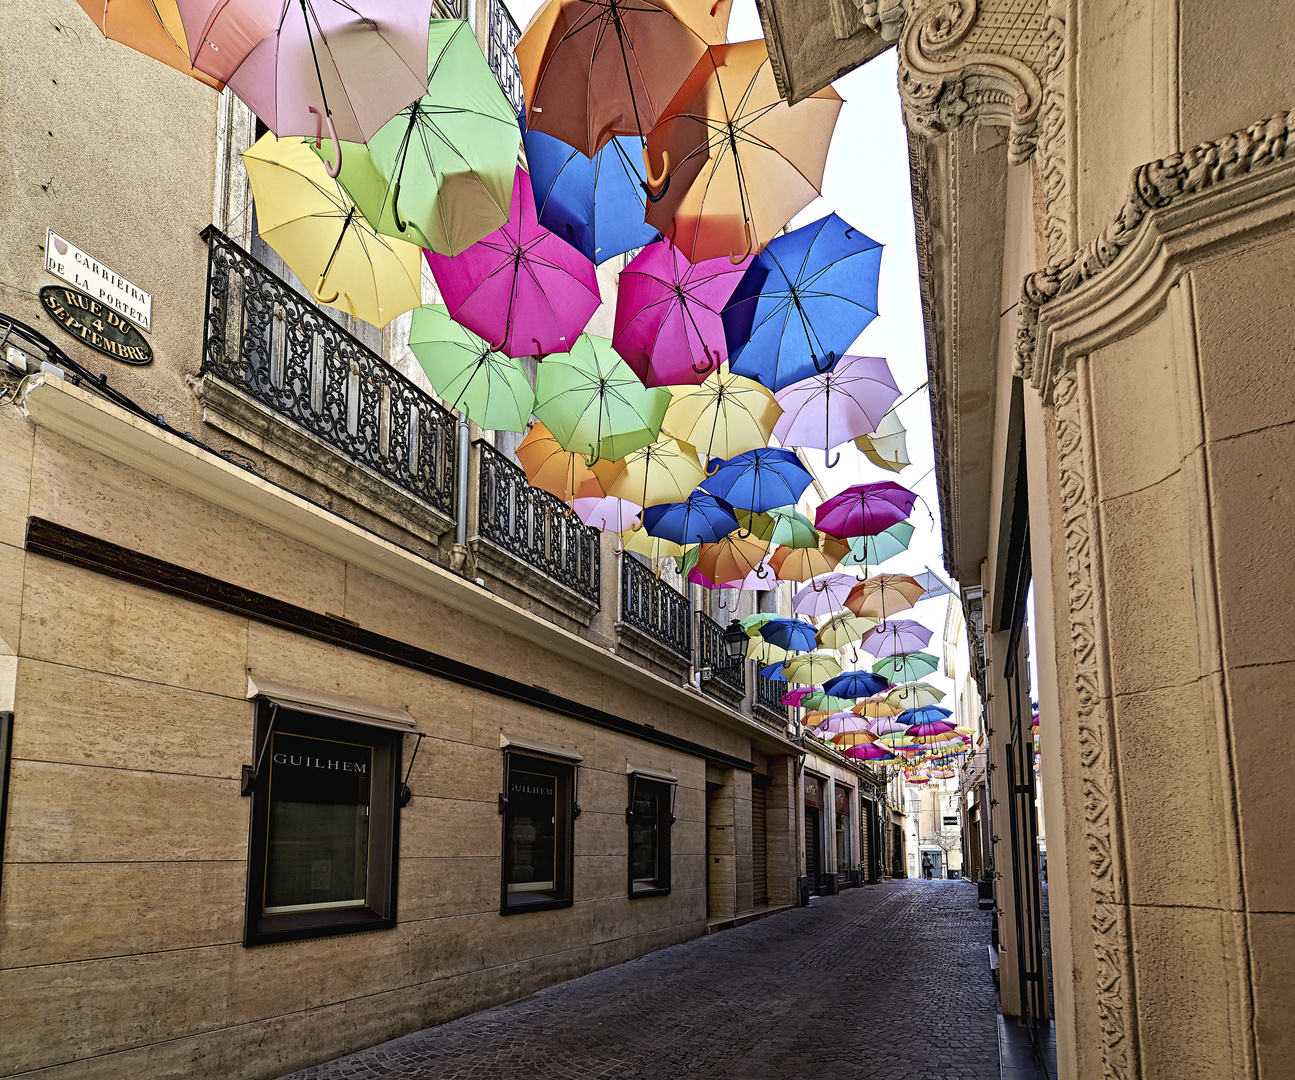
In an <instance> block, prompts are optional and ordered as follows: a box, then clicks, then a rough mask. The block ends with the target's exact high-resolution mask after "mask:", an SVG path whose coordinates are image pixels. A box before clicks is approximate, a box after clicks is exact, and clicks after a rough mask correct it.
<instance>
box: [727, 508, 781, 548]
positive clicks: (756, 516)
mask: <svg viewBox="0 0 1295 1080" xmlns="http://www.w3.org/2000/svg"><path fill="white" fill-rule="evenodd" d="M733 512H734V513H735V514H737V524H738V528H739V530H740V535H741V536H743V537H752V536H754V537H755V538H756V539H757V540H763V541H764V542H765V543H766V544H770V543H772V542H773V534H774V533H775V532H776V531H777V528H778V524H777V522H776V521H775V520H774V517H773V515H772V514H770V513H769V512H768V511H767V510H765V511H761V512H760V513H756V512H755V511H754V510H739V509H737V508H734V511H733Z"/></svg>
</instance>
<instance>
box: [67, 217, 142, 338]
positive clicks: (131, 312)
mask: <svg viewBox="0 0 1295 1080" xmlns="http://www.w3.org/2000/svg"><path fill="white" fill-rule="evenodd" d="M45 269H46V270H48V271H49V272H50V273H51V274H53V275H54V276H55V277H60V278H62V279H63V280H64V281H66V282H67V283H68V284H69V285H75V286H76V287H77V288H78V289H80V290H81V291H82V292H85V293H89V294H90V295H91V296H92V297H94V298H95V299H96V300H98V301H99V302H100V303H102V304H107V305H108V307H110V308H112V309H113V310H114V311H116V312H117V314H118V315H124V316H125V317H126V318H127V319H129V320H130V321H131V322H133V323H134V324H135V325H136V326H138V327H140V328H141V329H144V330H147V331H149V332H150V333H151V332H152V330H153V294H152V293H146V292H145V291H144V290H143V289H141V288H140V287H139V286H138V285H135V284H133V283H132V282H130V281H127V280H126V279H125V278H124V277H122V276H121V275H120V274H119V273H117V272H116V271H115V270H112V269H110V268H109V267H107V266H105V265H104V264H103V263H101V262H100V261H99V260H98V259H95V258H93V257H92V256H90V255H87V254H86V253H85V252H84V251H82V250H81V249H80V248H79V247H77V246H76V245H75V244H73V243H71V242H70V241H68V240H64V239H63V237H61V236H59V235H58V233H56V232H54V230H52V229H46V230H45Z"/></svg>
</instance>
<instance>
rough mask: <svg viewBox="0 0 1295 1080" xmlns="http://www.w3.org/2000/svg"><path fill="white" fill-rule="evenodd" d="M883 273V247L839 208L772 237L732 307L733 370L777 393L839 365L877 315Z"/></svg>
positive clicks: (728, 330)
mask: <svg viewBox="0 0 1295 1080" xmlns="http://www.w3.org/2000/svg"><path fill="white" fill-rule="evenodd" d="M880 272H881V245H880V244H878V243H877V241H875V240H873V239H871V238H870V237H867V236H865V235H864V234H863V233H861V232H859V230H858V229H855V228H853V227H852V226H850V225H848V224H847V223H846V222H844V221H842V220H841V218H839V217H837V215H836V214H829V215H828V216H827V217H825V218H820V219H819V220H818V221H815V222H812V223H811V224H809V225H805V226H802V227H801V228H799V229H796V230H795V231H794V232H790V233H786V234H785V235H783V236H779V237H777V238H776V239H774V240H771V241H770V242H769V246H768V247H767V248H765V249H764V251H763V252H762V253H761V254H760V255H759V256H758V257H757V258H756V259H755V261H754V262H752V263H751V265H750V266H749V267H748V268H747V271H746V273H745V274H743V275H742V280H741V281H740V282H738V286H737V288H736V289H735V290H734V292H733V297H732V299H730V300H729V302H728V305H727V307H725V308H724V333H725V335H726V337H727V338H728V351H729V355H730V357H732V359H731V361H730V363H731V366H732V368H733V370H734V371H736V372H737V373H738V374H739V375H748V376H750V377H751V378H752V379H758V380H759V381H760V382H762V383H764V385H765V386H767V387H769V389H770V390H774V391H778V390H782V389H783V388H784V387H789V386H791V385H792V384H793V383H798V382H800V381H801V380H802V379H807V378H809V377H810V376H812V375H816V374H817V375H822V374H825V373H827V372H829V371H831V370H833V368H834V367H835V366H836V364H837V363H838V361H839V360H840V358H841V355H842V354H843V353H844V352H845V350H846V349H848V348H849V347H850V345H851V344H852V343H853V342H854V339H855V338H857V337H858V336H859V335H860V334H861V333H863V330H864V327H866V326H867V325H868V324H869V323H870V322H872V320H873V319H875V318H876V317H877V281H878V277H879V275H880ZM896 397H898V391H896ZM809 426H813V425H809Z"/></svg>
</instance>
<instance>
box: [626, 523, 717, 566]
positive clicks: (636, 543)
mask: <svg viewBox="0 0 1295 1080" xmlns="http://www.w3.org/2000/svg"><path fill="white" fill-rule="evenodd" d="M696 549H697V546H696V545H695V544H692V545H688V546H684V545H682V544H676V543H675V542H674V541H673V540H662V539H661V538H660V537H659V536H653V535H652V534H651V533H649V532H648V531H647V530H645V529H640V528H633V529H629V530H627V531H626V532H623V533H621V535H620V549H619V550H618V551H617V552H616V554H618V555H619V554H620V553H621V552H623V551H633V552H635V553H636V554H638V555H642V556H643V557H644V558H645V559H651V560H652V561H653V562H655V561H656V560H657V559H682V558H685V557H686V556H687V555H688V554H689V553H690V552H693V551H696Z"/></svg>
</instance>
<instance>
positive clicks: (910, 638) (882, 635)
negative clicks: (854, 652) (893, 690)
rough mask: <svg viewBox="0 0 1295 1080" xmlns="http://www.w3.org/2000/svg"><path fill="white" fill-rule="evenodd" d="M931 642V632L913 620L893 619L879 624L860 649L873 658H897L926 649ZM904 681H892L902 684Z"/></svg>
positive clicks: (868, 634) (861, 644) (860, 643)
mask: <svg viewBox="0 0 1295 1080" xmlns="http://www.w3.org/2000/svg"><path fill="white" fill-rule="evenodd" d="M930 641H931V631H930V630H928V629H927V628H926V627H925V626H923V625H922V624H921V623H920V622H915V621H914V620H912V619H892V620H891V621H890V622H883V623H878V624H877V625H876V626H875V627H874V628H873V629H872V630H870V631H868V633H867V634H865V635H864V636H863V639H862V640H861V641H860V642H859V647H860V648H861V649H864V650H866V651H867V652H870V653H872V655H873V656H876V657H882V656H896V655H898V654H900V653H906V652H915V651H916V650H917V649H922V648H925V647H926V646H927V645H928V644H930ZM900 681H903V680H892V682H900Z"/></svg>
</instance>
